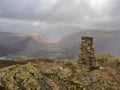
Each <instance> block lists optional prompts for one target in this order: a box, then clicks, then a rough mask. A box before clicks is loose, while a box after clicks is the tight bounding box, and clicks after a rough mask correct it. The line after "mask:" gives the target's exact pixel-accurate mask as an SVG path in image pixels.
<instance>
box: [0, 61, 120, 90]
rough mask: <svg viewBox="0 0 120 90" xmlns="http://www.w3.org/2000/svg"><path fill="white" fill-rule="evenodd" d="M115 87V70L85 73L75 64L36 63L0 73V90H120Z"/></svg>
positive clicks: (117, 85)
mask: <svg viewBox="0 0 120 90" xmlns="http://www.w3.org/2000/svg"><path fill="white" fill-rule="evenodd" d="M38 62H39V63H38ZM119 84H120V75H119V73H118V71H117V70H116V69H111V68H109V67H108V68H104V69H97V70H93V71H88V70H87V68H85V67H84V68H83V67H80V66H79V64H77V63H76V61H68V60H65V61H64V60H63V61H55V62H52V63H51V62H44V63H43V61H37V63H32V62H31V63H28V64H26V65H12V66H9V67H6V68H3V69H0V90H120V87H119Z"/></svg>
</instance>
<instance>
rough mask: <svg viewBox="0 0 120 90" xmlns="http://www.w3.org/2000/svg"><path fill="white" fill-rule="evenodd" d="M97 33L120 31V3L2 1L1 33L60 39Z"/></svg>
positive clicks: (119, 0) (108, 0)
mask: <svg viewBox="0 0 120 90" xmlns="http://www.w3.org/2000/svg"><path fill="white" fill-rule="evenodd" d="M93 29H98V30H120V0H0V31H10V32H19V33H22V32H24V33H27V32H31V33H35V32H36V33H41V34H44V35H47V36H49V37H50V38H52V39H54V37H55V39H58V38H59V37H60V36H61V37H63V36H65V35H67V34H69V33H72V32H77V31H81V30H93Z"/></svg>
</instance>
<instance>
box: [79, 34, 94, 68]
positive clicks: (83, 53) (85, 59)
mask: <svg viewBox="0 0 120 90" xmlns="http://www.w3.org/2000/svg"><path fill="white" fill-rule="evenodd" d="M79 57H80V59H79V61H78V62H79V63H81V64H84V65H86V66H88V67H89V68H94V67H95V66H96V58H95V50H94V45H93V37H88V36H84V37H82V41H81V48H80V55H79Z"/></svg>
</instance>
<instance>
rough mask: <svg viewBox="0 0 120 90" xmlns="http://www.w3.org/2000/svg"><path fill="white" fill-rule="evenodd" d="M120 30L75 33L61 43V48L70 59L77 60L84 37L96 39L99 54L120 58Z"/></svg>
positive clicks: (96, 48)
mask: <svg viewBox="0 0 120 90" xmlns="http://www.w3.org/2000/svg"><path fill="white" fill-rule="evenodd" d="M119 34H120V30H118V31H114V32H113V31H109V32H108V31H106V32H105V31H83V32H77V33H73V34H71V35H69V36H67V37H65V38H63V39H62V40H61V41H60V43H59V44H60V45H61V48H63V49H64V53H67V55H68V58H72V57H73V58H77V56H78V53H79V49H80V47H79V46H80V42H81V40H80V38H81V37H82V36H92V37H94V41H95V42H94V43H95V50H96V53H97V54H103V53H108V54H111V55H114V56H118V57H120V49H119V46H120V41H119V40H120V36H119Z"/></svg>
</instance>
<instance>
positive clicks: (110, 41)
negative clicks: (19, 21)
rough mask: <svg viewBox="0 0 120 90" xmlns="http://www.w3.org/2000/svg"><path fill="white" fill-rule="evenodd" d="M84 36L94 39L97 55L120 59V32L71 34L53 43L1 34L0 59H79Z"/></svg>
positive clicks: (29, 36) (34, 36)
mask: <svg viewBox="0 0 120 90" xmlns="http://www.w3.org/2000/svg"><path fill="white" fill-rule="evenodd" d="M82 36H92V37H94V41H95V42H94V43H95V51H96V52H97V54H103V53H108V54H112V55H114V56H118V57H120V30H116V31H98V30H97V31H82V32H77V33H73V34H70V35H68V36H66V37H64V38H63V39H61V40H60V41H51V40H50V39H49V38H48V37H46V36H43V35H39V34H35V33H31V34H19V35H18V34H14V33H9V32H0V57H3V56H5V57H9V58H14V59H18V58H31V57H47V58H51V59H63V58H64V59H67V58H68V59H75V58H78V54H79V50H80V42H81V37H82Z"/></svg>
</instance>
